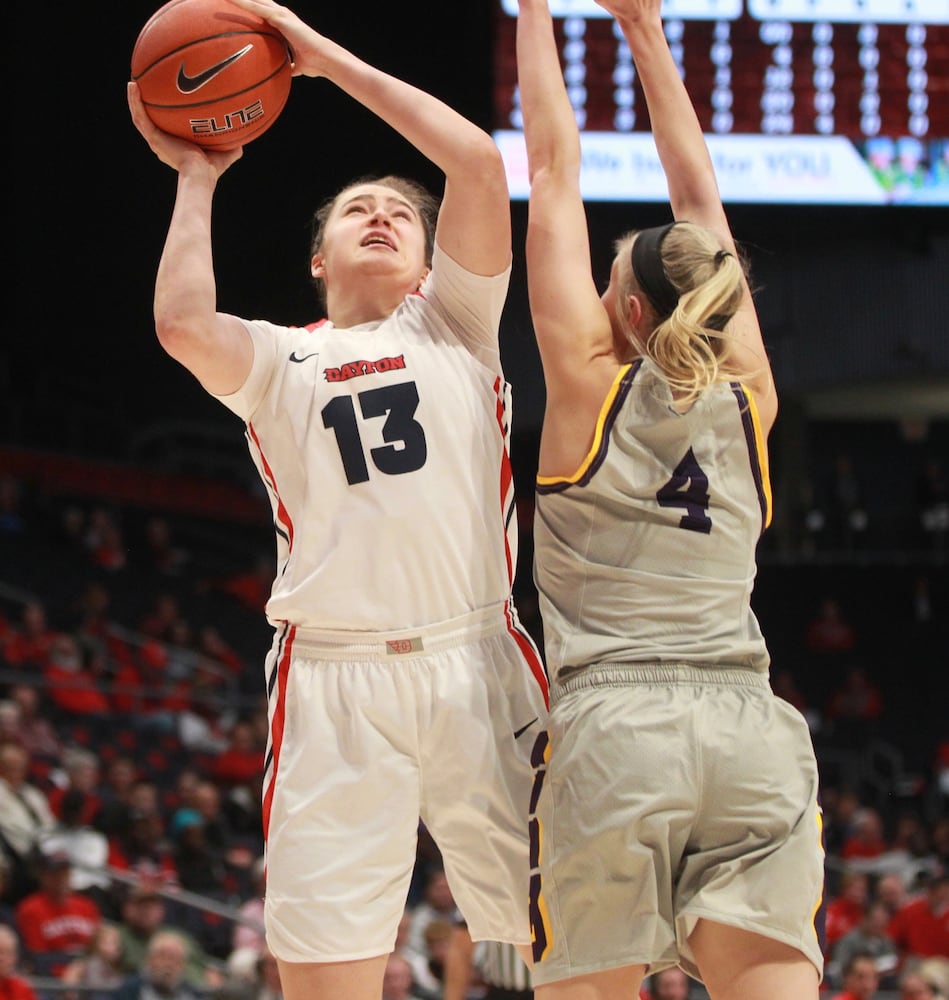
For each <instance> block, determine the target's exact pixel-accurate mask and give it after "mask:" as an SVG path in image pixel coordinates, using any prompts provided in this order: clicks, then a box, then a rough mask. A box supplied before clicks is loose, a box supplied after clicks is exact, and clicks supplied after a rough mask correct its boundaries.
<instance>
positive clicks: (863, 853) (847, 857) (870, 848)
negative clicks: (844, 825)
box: [840, 806, 887, 861]
mask: <svg viewBox="0 0 949 1000" xmlns="http://www.w3.org/2000/svg"><path fill="white" fill-rule="evenodd" d="M886 848H887V843H886V840H885V839H884V836H883V820H882V818H881V817H880V814H879V813H878V812H877V811H876V809H870V808H868V807H866V806H864V808H862V809H860V810H859V811H858V812H857V814H856V816H854V819H853V825H852V826H851V828H850V832H849V834H848V835H847V837H846V838H845V840H844V845H843V848H842V849H841V852H840V856H841V858H843V860H844V861H851V860H853V859H854V858H863V859H869V858H878V857H879V856H880V855H881V854H882V853H883V852H884V851H885V850H886Z"/></svg>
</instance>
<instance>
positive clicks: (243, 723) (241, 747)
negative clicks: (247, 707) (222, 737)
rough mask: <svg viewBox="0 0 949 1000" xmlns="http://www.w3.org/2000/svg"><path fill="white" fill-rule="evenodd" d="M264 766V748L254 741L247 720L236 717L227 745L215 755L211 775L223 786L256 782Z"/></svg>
mask: <svg viewBox="0 0 949 1000" xmlns="http://www.w3.org/2000/svg"><path fill="white" fill-rule="evenodd" d="M263 766H264V748H263V747H261V746H260V745H259V744H258V743H257V741H256V734H255V731H254V727H253V726H252V725H251V723H250V721H249V720H246V719H238V720H237V722H235V723H234V725H233V726H232V727H231V731H230V733H229V734H228V744H227V746H226V747H225V748H224V749H223V750H222V751H221V752H220V753H219V754H218V755H217V756H216V757H215V759H214V761H213V763H212V765H211V777H212V778H214V780H215V781H216V782H217V783H218V785H223V786H224V787H225V788H228V789H230V788H233V787H234V786H236V785H250V786H253V785H255V784H256V783H257V781H258V779H259V777H260V774H261V771H262V770H263Z"/></svg>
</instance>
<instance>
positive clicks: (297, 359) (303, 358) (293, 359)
mask: <svg viewBox="0 0 949 1000" xmlns="http://www.w3.org/2000/svg"><path fill="white" fill-rule="evenodd" d="M319 356H320V352H319V351H314V352H313V353H312V354H304V355H303V357H302V358H298V357H297V352H296V351H294V352H293V354H291V355H290V360H291V361H295V362H296V363H297V364H299V363H300V362H301V361H306V360H307V358H318V357H319Z"/></svg>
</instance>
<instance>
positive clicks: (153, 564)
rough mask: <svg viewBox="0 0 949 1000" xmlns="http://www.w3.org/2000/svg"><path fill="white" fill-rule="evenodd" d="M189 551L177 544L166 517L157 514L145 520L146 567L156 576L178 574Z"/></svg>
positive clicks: (188, 555) (187, 559) (184, 563)
mask: <svg viewBox="0 0 949 1000" xmlns="http://www.w3.org/2000/svg"><path fill="white" fill-rule="evenodd" d="M190 560H191V553H190V552H188V550H187V549H186V548H185V547H184V546H183V545H181V544H179V543H178V542H177V541H176V539H175V535H174V531H173V530H172V527H171V523H170V522H169V521H168V519H167V518H165V517H161V516H160V515H158V514H155V515H153V516H151V517H150V518H149V519H148V520H147V521H146V522H145V559H144V563H145V565H146V567H147V568H148V569H149V570H151V571H152V572H153V573H155V574H157V575H158V576H180V575H181V573H182V572H183V571H184V569H185V567H186V566H187V565H188V563H189V562H190Z"/></svg>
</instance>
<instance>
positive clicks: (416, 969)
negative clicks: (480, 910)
mask: <svg viewBox="0 0 949 1000" xmlns="http://www.w3.org/2000/svg"><path fill="white" fill-rule="evenodd" d="M456 919H457V916H456V917H455V918H454V919H453V920H445V919H443V918H442V917H436V918H435V919H434V920H430V921H429V922H428V924H426V926H425V932H424V942H425V943H424V947H425V950H424V953H423V954H422V955H418V954H413V953H411V952H406V953H405V956H404V957H405V958H406V960H407V961H408V963H409V965H410V966H411V967H412V979H413V981H414V983H415V988H416V991H417V992H418V993H419V995H420V996H421V998H422V1000H440V997H441V995H442V992H443V990H444V986H445V963H446V962H447V960H448V949H449V947H450V944H451V938H452V931H453V929H454V921H455V920H456Z"/></svg>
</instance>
